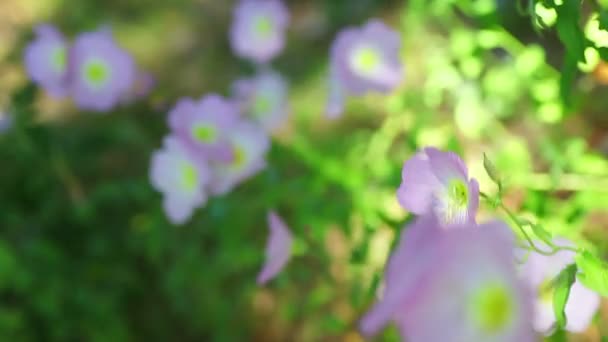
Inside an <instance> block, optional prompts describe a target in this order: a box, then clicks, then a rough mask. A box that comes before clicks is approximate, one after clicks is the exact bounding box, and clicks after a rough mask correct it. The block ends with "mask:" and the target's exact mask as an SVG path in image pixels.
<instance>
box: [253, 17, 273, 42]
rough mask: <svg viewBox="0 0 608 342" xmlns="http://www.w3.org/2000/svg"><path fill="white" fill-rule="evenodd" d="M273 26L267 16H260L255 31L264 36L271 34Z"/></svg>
mask: <svg viewBox="0 0 608 342" xmlns="http://www.w3.org/2000/svg"><path fill="white" fill-rule="evenodd" d="M273 28H274V27H273V24H272V21H271V20H270V19H269V18H268V17H266V16H263V15H261V16H258V18H257V19H256V21H255V32H257V34H258V36H260V37H262V38H266V37H268V36H270V35H271V33H272V31H273Z"/></svg>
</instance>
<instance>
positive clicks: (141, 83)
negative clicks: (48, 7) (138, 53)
mask: <svg viewBox="0 0 608 342" xmlns="http://www.w3.org/2000/svg"><path fill="white" fill-rule="evenodd" d="M24 59H25V67H26V71H27V73H28V75H29V77H30V78H31V79H32V80H33V81H34V82H35V83H36V84H38V85H39V86H41V87H42V88H44V89H45V90H46V91H47V92H48V93H49V94H50V95H51V96H53V97H65V96H71V97H72V98H73V100H74V102H75V103H76V105H77V106H78V107H79V108H82V109H87V110H94V111H101V112H104V111H109V110H110V109H112V108H113V107H115V106H116V105H117V104H119V103H121V102H130V101H133V100H135V99H137V98H140V97H143V96H145V95H147V93H148V92H149V91H150V90H151V88H152V86H153V83H154V80H153V79H152V77H151V75H149V74H147V73H145V72H142V71H140V70H138V68H137V67H136V65H135V62H134V61H133V58H132V57H131V55H130V54H129V53H128V52H127V51H125V50H124V49H123V48H121V47H120V46H119V45H118V44H117V43H116V41H115V40H114V38H113V37H112V33H111V31H110V30H109V29H107V28H102V29H100V30H98V31H94V32H85V33H82V34H80V35H79V36H78V37H76V38H75V39H74V42H73V43H72V44H70V43H69V42H68V41H67V39H66V38H65V37H64V36H63V35H62V34H61V32H59V30H58V29H57V28H55V27H54V26H50V25H40V26H38V27H37V28H36V38H35V40H34V41H32V42H31V43H30V44H29V45H28V46H27V48H26V50H25V55H24Z"/></svg>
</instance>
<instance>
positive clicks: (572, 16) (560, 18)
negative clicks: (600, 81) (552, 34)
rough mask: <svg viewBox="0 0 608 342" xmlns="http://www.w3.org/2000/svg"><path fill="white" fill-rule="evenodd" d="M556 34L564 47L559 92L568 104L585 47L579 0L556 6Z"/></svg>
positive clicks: (568, 0) (570, 0)
mask: <svg viewBox="0 0 608 342" xmlns="http://www.w3.org/2000/svg"><path fill="white" fill-rule="evenodd" d="M555 9H556V11H557V22H556V28H557V35H558V37H559V40H560V41H561V42H562V43H563V44H564V46H565V48H566V55H565V56H564V63H563V67H562V72H561V79H560V93H561V96H562V100H563V102H564V104H566V105H567V106H568V105H569V104H570V102H571V101H570V98H571V96H570V93H571V90H572V85H573V84H574V80H575V78H576V74H577V70H578V66H577V65H578V62H579V61H582V62H584V61H585V48H586V46H587V43H586V39H585V34H584V32H583V30H582V28H581V26H580V24H579V22H580V17H581V13H580V2H579V1H578V0H564V3H563V4H562V5H561V6H557V7H556V8H555Z"/></svg>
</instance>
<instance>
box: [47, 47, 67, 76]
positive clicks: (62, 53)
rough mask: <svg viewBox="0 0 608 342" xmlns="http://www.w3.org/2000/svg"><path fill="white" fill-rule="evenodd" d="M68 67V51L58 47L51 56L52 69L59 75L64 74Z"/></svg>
mask: <svg viewBox="0 0 608 342" xmlns="http://www.w3.org/2000/svg"><path fill="white" fill-rule="evenodd" d="M65 66H66V49H65V48H64V47H57V48H55V49H54V50H53V53H52V54H51V67H52V68H53V70H54V71H55V72H57V73H62V72H63V71H64V70H65Z"/></svg>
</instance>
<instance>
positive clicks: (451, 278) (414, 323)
mask: <svg viewBox="0 0 608 342" xmlns="http://www.w3.org/2000/svg"><path fill="white" fill-rule="evenodd" d="M471 225H472V223H468V224H465V225H463V226H462V228H470V227H471ZM513 246H514V243H513V239H512V235H511V234H510V230H509V228H508V227H507V226H506V225H505V224H504V223H501V222H492V223H487V224H482V225H480V226H479V229H451V230H441V228H440V224H439V222H437V220H436V218H435V217H433V216H432V215H428V216H424V217H421V218H418V219H417V221H416V222H415V223H414V224H413V225H412V226H411V227H409V228H407V230H406V231H405V233H404V235H403V237H402V239H401V240H400V243H399V245H398V246H397V249H396V251H395V252H394V253H393V255H392V256H391V259H390V261H389V263H388V266H387V270H386V279H385V282H386V283H385V292H384V297H383V298H382V300H381V301H380V302H379V303H377V304H376V305H375V306H374V307H373V308H372V310H371V311H370V312H369V313H368V314H367V315H366V316H365V317H364V318H363V320H362V322H361V329H362V331H363V332H364V333H365V334H367V335H371V334H374V333H376V332H377V331H379V330H380V329H381V328H382V327H383V326H384V325H385V324H387V323H388V322H389V321H393V322H395V323H396V324H397V326H398V327H399V330H400V332H401V335H402V337H403V338H404V339H405V340H406V341H412V342H423V341H489V342H491V341H522V342H528V341H530V342H531V341H535V340H536V339H535V333H534V329H533V328H532V322H531V318H532V301H531V298H530V296H529V295H528V292H527V288H526V287H525V286H524V284H522V283H521V282H520V280H519V278H518V276H517V273H516V270H515V265H514V255H513Z"/></svg>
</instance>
